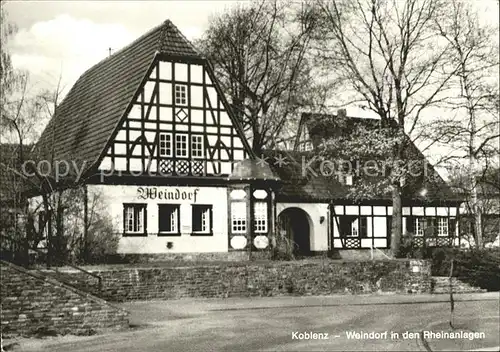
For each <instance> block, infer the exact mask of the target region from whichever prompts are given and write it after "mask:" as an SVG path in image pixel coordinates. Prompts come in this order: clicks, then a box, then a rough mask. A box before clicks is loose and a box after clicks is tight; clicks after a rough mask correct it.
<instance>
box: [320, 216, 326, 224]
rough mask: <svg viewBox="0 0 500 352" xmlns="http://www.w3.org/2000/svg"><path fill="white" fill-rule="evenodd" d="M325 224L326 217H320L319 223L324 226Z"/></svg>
mask: <svg viewBox="0 0 500 352" xmlns="http://www.w3.org/2000/svg"><path fill="white" fill-rule="evenodd" d="M324 222H325V217H324V216H320V217H319V223H320V224H322V223H324Z"/></svg>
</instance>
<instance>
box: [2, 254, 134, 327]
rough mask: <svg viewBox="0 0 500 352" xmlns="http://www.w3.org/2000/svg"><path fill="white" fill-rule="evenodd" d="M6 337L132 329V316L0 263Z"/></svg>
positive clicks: (37, 273)
mask: <svg viewBox="0 0 500 352" xmlns="http://www.w3.org/2000/svg"><path fill="white" fill-rule="evenodd" d="M0 264H1V265H0V271H1V276H2V289H1V290H0V300H1V301H2V310H1V314H0V315H1V317H0V320H1V323H2V335H3V336H19V335H23V336H45V335H57V334H61V335H64V334H74V335H82V334H83V335H89V334H93V333H96V332H99V331H109V330H121V329H126V328H127V327H128V326H129V323H128V313H127V312H126V311H125V310H123V309H122V308H120V307H118V306H115V305H113V304H110V303H109V302H107V301H105V300H103V299H100V298H99V297H96V296H93V295H90V294H89V293H87V292H83V291H81V290H79V289H76V288H74V287H72V286H68V285H66V284H65V283H63V282H61V281H59V280H55V279H54V278H53V277H51V276H50V275H47V274H45V273H43V272H42V271H40V270H26V269H25V268H22V267H19V266H17V265H14V264H12V263H9V262H5V261H0Z"/></svg>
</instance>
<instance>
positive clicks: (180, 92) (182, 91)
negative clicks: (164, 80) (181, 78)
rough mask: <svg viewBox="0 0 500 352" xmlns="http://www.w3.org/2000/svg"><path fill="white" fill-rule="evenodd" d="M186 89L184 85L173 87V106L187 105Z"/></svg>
mask: <svg viewBox="0 0 500 352" xmlns="http://www.w3.org/2000/svg"><path fill="white" fill-rule="evenodd" d="M186 92H187V87H186V85H184V84H176V85H175V105H187V93H186Z"/></svg>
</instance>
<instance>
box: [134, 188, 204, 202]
mask: <svg viewBox="0 0 500 352" xmlns="http://www.w3.org/2000/svg"><path fill="white" fill-rule="evenodd" d="M199 190H200V189H199V188H195V189H194V190H192V191H183V190H180V189H179V188H171V187H169V188H164V189H161V188H159V187H139V188H137V197H138V198H139V199H152V200H154V199H158V200H181V201H182V200H184V201H189V202H193V203H196V197H197V196H198V192H199Z"/></svg>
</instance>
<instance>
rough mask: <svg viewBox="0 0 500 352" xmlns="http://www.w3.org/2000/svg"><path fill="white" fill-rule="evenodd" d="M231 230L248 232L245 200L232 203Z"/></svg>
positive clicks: (233, 231)
mask: <svg viewBox="0 0 500 352" xmlns="http://www.w3.org/2000/svg"><path fill="white" fill-rule="evenodd" d="M231 230H232V233H246V231H247V208H246V203H244V202H233V203H231Z"/></svg>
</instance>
